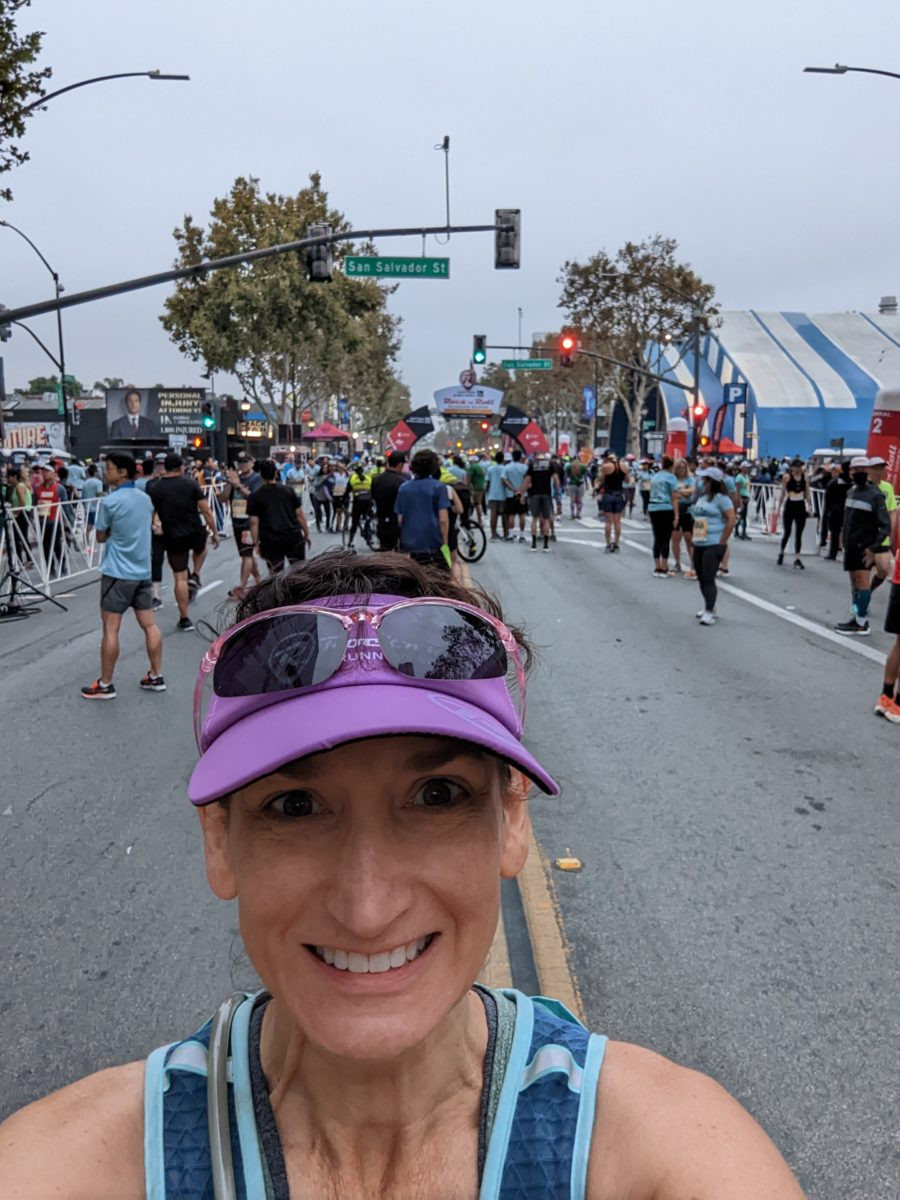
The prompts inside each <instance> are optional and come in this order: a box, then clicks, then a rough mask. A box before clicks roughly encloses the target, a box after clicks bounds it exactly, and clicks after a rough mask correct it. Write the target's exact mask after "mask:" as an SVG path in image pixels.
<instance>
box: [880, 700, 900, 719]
mask: <svg viewBox="0 0 900 1200" xmlns="http://www.w3.org/2000/svg"><path fill="white" fill-rule="evenodd" d="M881 698H882V699H883V700H884V699H886V697H884V696H882V697H881ZM875 711H876V712H878V709H877V707H876V709H875ZM881 715H882V716H883V717H885V718H886V719H887V720H888V721H890V722H891V723H892V724H894V725H900V704H898V703H897V701H896V700H891V701H890V703H889V704H888V705H887V707H886V708H884V709H883V710H882V713H881Z"/></svg>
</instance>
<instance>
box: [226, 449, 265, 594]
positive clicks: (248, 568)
mask: <svg viewBox="0 0 900 1200" xmlns="http://www.w3.org/2000/svg"><path fill="white" fill-rule="evenodd" d="M226 474H227V478H228V483H227V484H226V486H225V488H223V490H222V499H223V500H228V501H230V502H231V528H232V531H233V532H234V543H235V545H236V546H237V552H238V557H239V558H240V560H241V579H240V583H239V584H238V587H239V588H244V587H246V586H247V584H248V583H249V582H250V580H251V579H253V580H254V582H255V583H259V580H260V574H259V567H258V566H257V565H256V558H255V557H254V555H255V550H256V547H255V545H254V540H253V534H252V533H251V532H250V518H249V517H248V516H247V505H248V503H249V501H250V497H251V496H252V495H253V493H254V492H255V491H256V490H257V488H259V487H261V486H262V479H261V478H260V475H259V472H258V471H257V470H255V468H254V465H253V459H252V458H251V457H250V455H249V454H239V455H238V456H237V470H236V471H234V470H232V471H228V472H226ZM228 594H229V595H230V596H231V597H232V599H234V598H235V595H236V593H235V589H234V588H232V589H231V591H230V592H229V593H228Z"/></svg>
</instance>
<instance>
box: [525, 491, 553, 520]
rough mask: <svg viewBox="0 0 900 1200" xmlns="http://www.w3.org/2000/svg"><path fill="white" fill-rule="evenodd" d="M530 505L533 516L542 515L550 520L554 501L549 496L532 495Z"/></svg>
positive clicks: (529, 500)
mask: <svg viewBox="0 0 900 1200" xmlns="http://www.w3.org/2000/svg"><path fill="white" fill-rule="evenodd" d="M528 507H529V509H530V510H531V515H532V516H533V517H542V518H545V519H547V520H549V519H550V517H552V516H553V503H552V501H551V499H550V497H549V496H530V497H529V499H528Z"/></svg>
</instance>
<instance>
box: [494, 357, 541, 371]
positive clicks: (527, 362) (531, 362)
mask: <svg viewBox="0 0 900 1200" xmlns="http://www.w3.org/2000/svg"><path fill="white" fill-rule="evenodd" d="M500 366H501V367H505V369H506V370H507V371H552V370H553V359H552V358H504V359H503V361H502V362H501V363H500Z"/></svg>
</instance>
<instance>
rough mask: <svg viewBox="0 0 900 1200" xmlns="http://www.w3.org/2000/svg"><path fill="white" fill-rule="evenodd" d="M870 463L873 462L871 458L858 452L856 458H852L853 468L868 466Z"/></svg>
mask: <svg viewBox="0 0 900 1200" xmlns="http://www.w3.org/2000/svg"><path fill="white" fill-rule="evenodd" d="M870 465H871V464H870V462H869V459H867V458H866V457H865V455H862V454H857V456H856V458H851V459H850V466H851V468H852V467H868V466H870Z"/></svg>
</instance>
